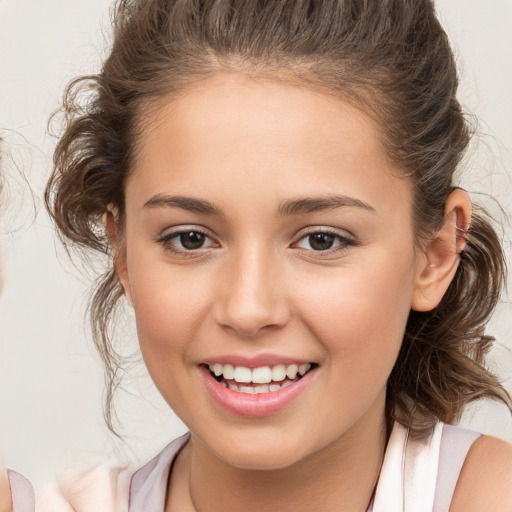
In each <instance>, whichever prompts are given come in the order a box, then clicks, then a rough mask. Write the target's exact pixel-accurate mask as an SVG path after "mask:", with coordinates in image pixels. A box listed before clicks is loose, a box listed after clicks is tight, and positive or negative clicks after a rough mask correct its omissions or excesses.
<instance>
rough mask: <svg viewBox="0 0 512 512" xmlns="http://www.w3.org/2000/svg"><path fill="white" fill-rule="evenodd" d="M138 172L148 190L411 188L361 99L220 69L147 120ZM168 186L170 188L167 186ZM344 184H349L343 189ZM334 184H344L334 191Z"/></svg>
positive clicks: (371, 194)
mask: <svg viewBox="0 0 512 512" xmlns="http://www.w3.org/2000/svg"><path fill="white" fill-rule="evenodd" d="M141 119H142V123H143V124H142V126H143V129H142V130H141V133H140V136H139V139H138V143H137V151H136V157H135V161H134V165H133V171H132V175H131V176H130V178H129V180H128V184H127V190H129V189H130V182H136V183H137V185H136V187H133V188H137V191H138V193H139V195H140V194H142V193H143V192H144V191H146V193H147V194H151V193H158V192H159V191H158V190H156V189H158V188H162V187H164V188H165V187H166V186H172V187H177V188H178V189H180V188H183V189H186V190H175V191H174V190H173V192H177V193H182V192H183V193H187V194H188V193H190V188H191V187H196V190H197V187H200V189H203V188H204V187H206V186H207V185H208V186H209V187H210V192H211V191H213V190H217V191H218V192H223V191H224V192H226V191H227V190H229V189H236V191H237V192H239V193H243V194H244V195H245V196H247V197H249V196H251V195H253V194H255V193H258V192H260V191H261V189H262V187H263V188H265V187H266V188H267V190H266V194H267V195H268V196H269V197H270V196H276V197H277V196H279V197H280V198H281V199H282V198H283V196H288V197H289V196H291V195H297V196H304V195H311V194H316V195H318V194H322V193H332V192H338V193H351V194H354V193H356V192H357V194H358V195H361V194H362V195H363V196H366V197H361V199H362V200H369V199H375V198H376V197H377V196H380V195H382V194H383V193H384V192H387V193H389V192H391V193H396V192H393V189H394V188H396V187H399V188H401V189H404V191H406V192H407V193H408V192H409V186H408V185H409V184H408V182H406V180H404V179H402V178H401V177H400V173H399V171H398V170H397V169H396V168H394V167H393V164H392V163H391V162H390V160H389V158H388V157H387V154H386V151H385V149H384V145H383V143H382V132H381V128H380V126H379V125H378V124H377V123H376V122H375V121H374V120H373V119H372V118H370V117H369V116H368V115H366V114H365V113H364V112H363V111H362V110H360V109H357V108H356V107H355V106H354V105H353V104H350V103H348V102H347V101H343V100H342V99H340V98H337V97H334V96H332V95H327V94H323V93H319V92H315V91H314V90H312V89H311V88H307V87H303V86H300V85H294V84H289V83H286V84H284V83H279V82H276V81H259V80H252V79H250V78H247V77H244V76H241V75H238V74H218V75H215V76H213V77H210V78H208V79H206V80H203V81H201V82H199V83H196V84H194V85H193V86H192V87H191V88H190V89H188V90H187V91H185V92H184V93H182V94H181V95H180V96H178V97H172V98H167V99H164V100H158V102H155V103H154V104H153V105H149V108H147V109H146V111H145V112H144V114H143V115H142V117H141ZM167 184H168V185H167ZM340 187H341V188H344V189H346V190H339V189H340ZM334 189H336V190H334Z"/></svg>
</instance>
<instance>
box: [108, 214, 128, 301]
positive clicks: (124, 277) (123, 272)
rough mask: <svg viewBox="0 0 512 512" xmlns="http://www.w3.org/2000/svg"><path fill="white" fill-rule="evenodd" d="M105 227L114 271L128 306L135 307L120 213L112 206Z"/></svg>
mask: <svg viewBox="0 0 512 512" xmlns="http://www.w3.org/2000/svg"><path fill="white" fill-rule="evenodd" d="M103 225H104V226H105V234H106V235H107V238H108V240H109V242H110V245H111V246H112V252H113V255H114V256H113V258H114V270H115V272H116V274H117V277H118V278H119V281H120V282H121V285H122V286H123V289H124V294H125V296H126V300H127V302H128V304H129V305H130V306H131V307H133V302H132V295H131V289H130V281H129V279H128V267H127V263H126V248H125V246H124V243H123V241H122V237H121V235H120V232H119V211H118V209H117V208H116V207H115V206H114V205H112V204H109V205H108V206H107V210H106V211H105V213H104V214H103Z"/></svg>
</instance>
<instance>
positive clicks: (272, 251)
mask: <svg viewBox="0 0 512 512" xmlns="http://www.w3.org/2000/svg"><path fill="white" fill-rule="evenodd" d="M456 89H457V76H456V70H455V64H454V61H453V55H452V53H451V50H450V47H449V44H448V41H447V37H446V34H445V33H444V31H443V30H442V28H441V26H440V24H439V21H438V20H437V18H436V16H435V11H434V7H433V5H432V2H431V1H428V0H415V1H414V2H412V1H410V0H409V1H408V0H386V1H379V2H367V1H363V0H338V1H334V0H333V1H327V0H326V1H323V2H318V1H313V0H309V1H307V0H297V1H285V0H283V1H262V0H260V1H258V0H251V1H247V2H235V1H231V0H212V1H208V2H204V1H200V0H175V1H171V0H144V1H142V0H141V1H137V0H134V1H122V2H120V3H119V4H118V7H117V10H116V15H115V33H114V40H113V45H112V50H111V53H110V56H109V57H108V58H107V60H106V61H105V63H104V66H103V70H102V72H101V73H100V74H99V75H97V76H93V77H88V78H86V79H83V80H78V81H77V82H75V83H74V84H72V85H71V87H70V88H69V90H68V93H67V98H66V108H67V114H68V117H67V120H68V121H67V127H66V131H65V133H64V135H63V137H62V139H61V140H60V143H59V145H58V147H57V150H56V154H55V169H54V172H53V175H52V176H51V178H50V182H49V184H48V188H47V204H48V207H49V209H50V212H51V214H52V215H53V217H54V219H55V222H56V224H57V226H58V228H59V230H60V233H61V235H62V237H63V238H64V240H65V241H66V242H67V243H68V244H72V245H77V246H78V247H81V248H84V249H91V250H92V251H99V252H100V253H107V254H108V255H110V256H111V261H112V266H111V268H110V269H109V271H108V272H107V274H105V275H104V276H103V279H102V280H101V282H100V283H99V286H98V288H97V290H96V293H95V295H94V297H93V300H92V304H91V318H92V321H93V328H94V334H95V341H96V344H97V346H98V348H99V350H100V353H101V355H102V357H103V360H104V362H105V365H106V369H107V375H108V376H109V380H110V390H109V393H108V394H107V397H108V404H107V405H108V409H107V410H108V411H110V410H111V405H112V403H111V402H112V389H114V388H115V387H116V386H117V385H118V384H119V381H118V374H119V365H120V362H121V361H120V360H119V357H118V354H117V352H116V349H115V347H114V345H113V343H112V341H113V340H112V336H111V333H112V332H113V327H112V325H111V323H110V322H111V320H112V319H113V314H114V312H115V309H116V307H117V304H118V301H119V300H120V299H121V297H122V296H123V295H124V296H125V297H126V300H127V301H128V303H129V304H130V305H131V306H132V307H133V308H134V311H135V317H136V322H137V331H138V337H139V342H140V347H141V351H142V355H143V357H144V360H145V364H146V365H147V368H148V370H149V373H150V374H151V376H152V378H153V380H154V382H155V385H156V386H157V387H158V389H159V390H160V392H161V394H162V395H163V397H164V398H165V400H166V401H167V402H168V404H169V406H170V407H171V408H172V409H173V410H174V411H175V412H176V413H177V414H178V416H179V417H180V418H181V419H182V420H183V421H184V423H185V424H186V425H187V426H188V428H189V430H190V433H189V434H187V435H186V436H184V437H183V438H180V439H178V440H176V441H174V442H173V443H171V444H170V445H169V446H168V447H167V448H166V449H165V450H164V451H163V452H162V453H161V454H160V455H158V456H157V457H156V458H155V459H154V460H152V461H151V462H150V463H148V464H147V465H146V466H144V467H143V468H142V469H140V470H139V471H137V472H136V473H135V474H134V475H133V476H132V475H131V474H125V476H124V477H120V480H119V482H120V484H119V486H116V485H112V488H111V489H110V490H109V491H108V493H107V494H109V495H110V498H111V500H112V501H110V503H112V506H114V503H115V504H116V505H115V506H116V507H117V506H118V507H119V509H120V510H129V511H130V512H142V511H144V512H163V511H164V510H165V511H166V512H169V511H180V512H182V511H185V512H187V511H205V510H208V511H217V510H258V511H261V510H274V509H279V510H283V511H288V510H294V511H300V510H310V509H311V508H312V507H315V508H317V509H318V510H322V511H339V510H349V511H364V510H373V511H385V512H392V511H395V510H407V511H413V510H414V511H418V510H436V511H440V510H448V508H450V510H455V511H458V510H460V511H465V512H467V511H472V510H475V511H476V510H478V511H481V510H506V509H509V508H511V507H512V486H511V485H510V483H511V482H512V450H511V448H510V447H509V446H508V445H506V443H504V442H501V441H499V440H497V439H494V438H490V437H486V436H479V434H477V433H475V432H471V431H467V430H463V429H459V428H457V427H453V426H449V425H450V424H453V423H454V422H456V421H457V419H458V418H459V417H460V414H461V412H462V411H463V409H464V407H465V406H466V405H467V404H468V403H470V402H472V401H473V400H476V399H478V398H481V397H489V398H494V399H497V400H500V401H502V402H504V403H505V404H507V405H508V406H509V407H510V405H511V403H510V398H509V396H508V394H507V392H506V391H505V390H504V389H503V387H502V386H501V385H500V383H499V382H498V381H497V380H496V378H495V377H494V376H493V375H491V374H490V373H489V372H488V371H487V370H486V369H485V368H484V366H483V356H484V354H485V353H486V352H487V350H488V349H489V347H490V345H491V343H492V338H491V337H489V336H487V335H486V334H485V333H484V326H485V323H486V321H487V319H488V317H489V315H490V313H491V312H492V310H493V307H494V305H495V304H496V301H497V299H498V297H499V293H500V289H501V286H502V283H503V279H504V260H503V254H502V251H501V248H500V244H499V240H498V238H497V236H496V234H495V232H494V231H493V229H492V227H491V226H490V224H489V223H488V222H487V221H486V220H485V218H484V217H483V215H482V213H481V211H480V210H478V209H477V208H476V207H473V208H472V206H471V202H470V200H469V197H468V195H467V194H466V192H464V191H463V190H461V189H459V188H457V187H456V186H455V185H454V177H453V175H454V172H455V170H456V169H457V165H458V163H459V162H460V160H461V157H462V155H463V153H464V150H465V148H466V146H467V144H468V141H469V133H468V127H467V125H466V122H465V119H464V116H463V114H462V111H461V108H460V105H459V103H458V102H457V99H456ZM84 90H88V91H92V95H90V96H87V98H88V99H87V101H86V102H85V104H84V103H80V100H81V99H82V98H83V97H84V95H82V94H81V93H82V92H83V91H84ZM107 419H108V421H109V424H110V425H111V416H110V412H108V414H107ZM116 478H117V477H116ZM116 478H113V479H112V480H116ZM82 488H83V489H84V490H85V492H87V486H85V485H82ZM105 503H106V502H105ZM75 508H76V507H75ZM105 508H107V506H106V505H105Z"/></svg>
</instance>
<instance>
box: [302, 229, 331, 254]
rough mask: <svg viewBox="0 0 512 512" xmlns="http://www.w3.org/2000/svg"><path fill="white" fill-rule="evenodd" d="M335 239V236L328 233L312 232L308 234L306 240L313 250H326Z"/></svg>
mask: <svg viewBox="0 0 512 512" xmlns="http://www.w3.org/2000/svg"><path fill="white" fill-rule="evenodd" d="M335 241H336V237H335V236H334V235H331V234H329V233H312V234H311V235H308V242H309V246H310V247H311V249H313V250H314V251H327V250H328V249H331V248H332V246H333V245H334V242H335Z"/></svg>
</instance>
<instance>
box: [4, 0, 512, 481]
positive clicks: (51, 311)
mask: <svg viewBox="0 0 512 512" xmlns="http://www.w3.org/2000/svg"><path fill="white" fill-rule="evenodd" d="M437 6H438V10H439V12H440V16H441V19H442V21H443V23H444V25H445V27H446V29H447V31H448V34H449V36H450V38H451V40H452V42H453V44H454V46H455V51H456V55H457V59H458V63H459V68H460V71H461V77H462V83H461V90H460V97H461V99H462V102H463V104H464V106H465V108H466V109H467V110H468V111H470V112H473V113H474V114H476V116H477V117H478V118H479V121H480V124H479V136H478V137H477V138H476V139H475V141H474V144H473V148H472V152H471V155H470V158H468V160H467V162H465V163H464V172H465V174H464V178H463V179H462V182H461V184H462V185H463V186H464V187H465V188H466V189H468V190H469V191H470V192H474V194H473V196H472V197H473V198H474V199H475V200H477V201H480V202H484V203H486V204H487V205H489V206H490V207H491V208H494V206H493V201H492V200H491V199H489V197H487V196H482V195H481V194H477V193H476V192H477V191H478V192H484V193H486V194H487V195H490V196H493V197H495V198H497V199H498V200H499V201H500V202H501V204H502V205H503V207H504V209H505V212H506V214H508V215H511V214H512V199H511V198H512V193H511V189H512V187H511V181H512V178H511V173H512V165H511V161H512V158H511V156H512V151H511V150H512V121H511V120H512V94H511V93H510V91H512V36H511V34H512V30H511V29H512V1H511V0H488V1H486V2H482V0H438V2H437ZM109 7H110V2H109V1H108V0H87V1H83V0H45V1H43V2H42V1H41V0H0V126H1V127H2V128H3V130H2V136H3V137H4V138H5V139H6V141H7V145H8V154H7V155H6V156H5V157H4V162H3V165H4V166H5V168H6V171H7V175H8V176H7V177H8V181H9V183H8V185H9V187H8V191H7V196H6V197H7V201H8V204H7V206H5V204H4V207H3V209H2V215H3V229H2V233H4V234H3V235H2V239H1V246H2V252H3V259H4V271H5V276H6V283H5V289H4V293H3V296H2V299H1V301H0V326H1V327H0V350H1V352H0V454H1V460H0V462H3V463H4V464H7V465H8V466H9V467H12V468H14V469H17V470H19V471H22V472H23V473H25V474H26V475H27V476H29V477H31V478H33V479H35V480H38V479H40V478H41V477H42V475H44V476H48V474H49V472H53V471H56V472H60V471H62V470H63V469H65V468H66V467H77V466H82V465H86V464H90V463H91V462H94V461H99V460H104V459H105V458H109V459H111V460H112V461H113V462H115V463H122V464H130V465H131V464H139V463H140V462H142V461H144V460H147V459H148V458H150V457H151V456H152V455H153V454H155V453H156V452H157V451H159V450H160V449H161V448H162V447H163V446H164V445H165V444H166V443H167V442H169V441H170V440H171V439H172V438H174V437H175V436H176V435H178V434H180V433H182V432H184V430H185V427H184V426H183V425H182V424H181V423H180V421H179V420H178V419H177V418H176V417H175V416H174V415H173V414H172V413H171V412H170V411H169V409H168V407H167V406H166V404H165V403H164V402H163V400H162V399H161V398H160V397H159V395H158V393H157V392H156V391H155V389H154V388H153V386H152V384H151V382H150V380H149V378H148V377H147V375H146V372H145V369H144V367H143V365H142V363H137V357H136V356H135V357H134V362H133V365H132V367H131V369H130V372H129V377H128V379H127V380H126V381H125V387H126V391H125V392H121V393H120V394H119V397H118V406H119V407H118V409H119V418H120V421H121V423H122V425H123V429H122V433H123V434H124V438H123V439H117V438H115V437H114V436H112V435H111V434H110V433H109V432H108V430H107V429H106V427H105V424H104V422H103V418H102V390H103V380H102V369H101V365H100V362H99V358H98V357H97V356H96V354H95V352H94V348H93V347H92V342H91V340H90V336H89V335H88V332H87V327H86V325H85V323H84V311H85V308H86V304H87V293H88V286H89V282H88V279H87V275H84V274H80V271H79V269H76V268H75V267H73V265H71V264H70V263H69V261H68V259H67V257H66V255H65V254H64V252H63V251H62V249H61V248H60V247H59V244H58V243H57V242H56V241H55V235H54V232H53V228H52V227H51V225H50V223H49V221H48V218H47V216H46V213H45V212H44V209H43V207H42V204H41V199H40V198H41V195H42V190H43V187H44V183H45V181H46V178H47V176H48V172H49V169H50V166H51V152H52V148H53V146H54V143H55V140H54V139H53V138H52V137H51V136H50V135H49V133H48V130H47V122H48V118H49V116H50V114H51V112H52V111H54V110H55V109H56V108H57V107H58V102H59V97H60V95H61V93H62V91H63V89H64V87H65V85H66V84H67V83H68V82H69V81H70V79H71V78H73V77H74V76H77V75H82V74H87V73H91V72H94V71H97V70H98V68H99V62H100V59H101V57H102V56H104V55H105V45H106V42H105V41H106V40H108V26H109V24H108V12H109ZM16 167H19V168H22V169H23V173H24V176H25V178H24V177H23V176H22V175H21V174H20V173H19V172H18V170H17V169H16ZM25 179H26V181H28V182H29V183H30V188H29V187H28V186H27V184H26V183H25ZM31 190H32V194H31ZM34 202H35V208H34V207H33V203H34ZM498 213H499V212H498ZM501 220H502V222H506V219H505V218H504V216H503V215H501ZM504 230H505V235H506V236H508V237H510V234H511V232H512V229H511V226H510V224H505V228H504ZM505 246H506V249H507V251H508V255H509V260H510V242H509V240H508V238H505ZM510 296H511V295H510V286H509V294H508V296H505V297H504V301H503V302H502V304H500V306H499V307H498V310H497V313H496V315H495V316H494V318H493V320H492V322H491V329H490V330H491V332H493V333H494V334H496V335H497V337H498V344H497V347H496V349H495V350H494V352H493V354H492V356H493V357H492V358H491V360H490V361H491V364H492V365H493V366H494V367H495V368H496V369H497V371H498V372H499V374H500V376H501V378H502V379H503V380H504V382H505V385H506V386H507V388H508V389H509V390H511V391H512V308H511V305H510ZM507 297H508V298H507ZM123 335H124V337H125V339H126V346H127V348H128V350H133V351H136V341H135V336H134V329H133V325H132V319H131V318H130V312H128V313H127V322H126V328H125V329H124V330H123ZM462 423H463V424H464V425H469V426H471V427H473V428H476V429H478V430H480V431H482V432H485V433H489V434H494V435H497V436H500V437H502V438H504V439H506V440H508V441H510V442H512V420H511V419H510V414H508V412H507V411H506V409H505V408H504V407H503V406H497V405H493V404H480V405H478V406H475V407H473V408H472V409H471V410H470V411H468V413H467V414H466V415H465V417H464V418H463V422H462Z"/></svg>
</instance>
